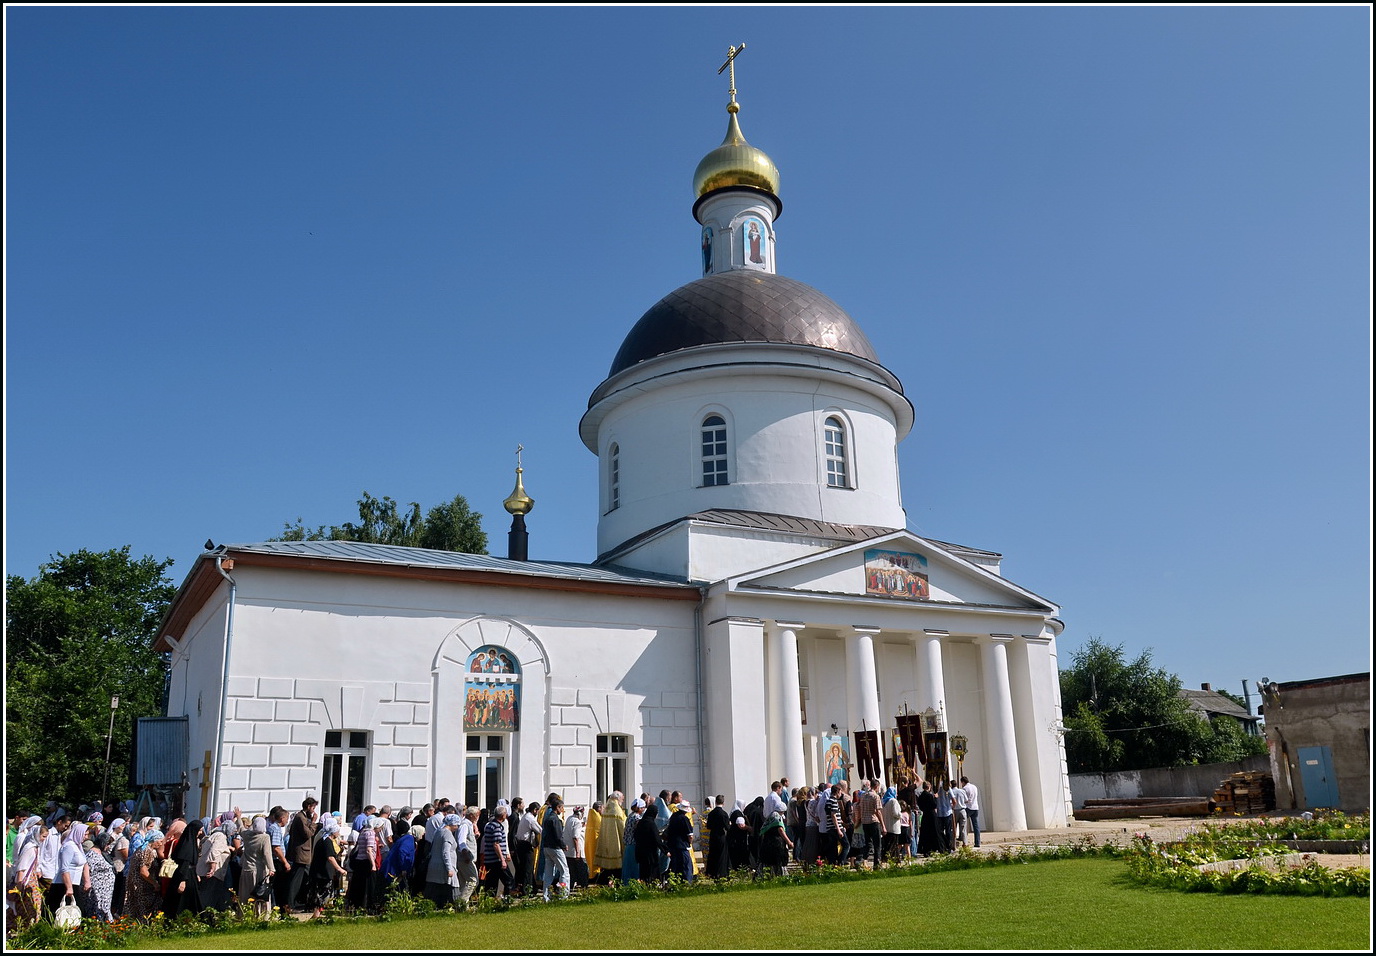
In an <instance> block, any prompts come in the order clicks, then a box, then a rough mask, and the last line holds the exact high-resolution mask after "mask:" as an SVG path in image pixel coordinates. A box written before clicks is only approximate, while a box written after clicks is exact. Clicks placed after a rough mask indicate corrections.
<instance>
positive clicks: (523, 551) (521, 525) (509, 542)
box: [502, 445, 535, 561]
mask: <svg viewBox="0 0 1376 956" xmlns="http://www.w3.org/2000/svg"><path fill="white" fill-rule="evenodd" d="M523 451H525V446H524V445H517V446H516V487H515V488H513V489H512V491H511V494H510V495H508V496H507V499H506V500H505V501H503V502H502V507H503V508H505V509H506V511H507V514H509V515H511V530H510V531H508V532H507V536H506V556H507V557H508V558H509V559H511V560H512V561H525V560H527V559H528V557H529V554H530V534H529V532H527V531H526V515H528V514H530V509H532V508H534V507H535V499H534V498H532V497H531V496H530V495H528V494H526V488H525V485H524V484H523V483H522V481H521V475H522V473H523V472H524V471H525V469H524V468H522V467H521V452H523Z"/></svg>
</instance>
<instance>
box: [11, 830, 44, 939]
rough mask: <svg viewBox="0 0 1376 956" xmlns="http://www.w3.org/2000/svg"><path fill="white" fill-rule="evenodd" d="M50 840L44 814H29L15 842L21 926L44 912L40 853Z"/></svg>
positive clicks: (16, 900) (16, 904) (16, 894)
mask: <svg viewBox="0 0 1376 956" xmlns="http://www.w3.org/2000/svg"><path fill="white" fill-rule="evenodd" d="M47 839H48V828H47V827H45V826H44V825H43V818H42V817H29V818H28V819H27V820H25V821H24V823H23V824H22V825H21V826H20V828H19V836H18V837H17V838H16V839H15V841H14V891H15V892H14V909H15V913H16V914H17V916H18V918H19V925H20V926H27V925H29V924H30V923H32V922H34V921H35V920H36V919H38V917H39V916H41V915H42V914H43V887H42V885H41V884H40V883H39V876H40V874H39V865H38V854H39V851H40V850H41V849H42V847H43V842H44V841H45V840H47Z"/></svg>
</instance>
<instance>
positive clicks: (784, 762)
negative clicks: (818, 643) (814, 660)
mask: <svg viewBox="0 0 1376 956" xmlns="http://www.w3.org/2000/svg"><path fill="white" fill-rule="evenodd" d="M802 627H803V625H802V624H800V623H792V622H789V621H771V622H770V623H769V625H768V627H767V628H766V631H765V633H766V635H767V636H768V639H769V693H770V698H769V757H770V765H769V776H770V778H771V779H774V780H777V779H778V778H780V777H787V778H788V779H789V780H790V781H802V780H805V779H807V778H806V776H805V773H806V771H805V767H804V763H803V697H802V691H801V690H800V689H799V686H798V631H799V630H800V629H801V628H802ZM797 785H798V786H801V783H798V784H797Z"/></svg>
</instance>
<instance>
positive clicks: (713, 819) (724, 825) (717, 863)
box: [707, 794, 731, 879]
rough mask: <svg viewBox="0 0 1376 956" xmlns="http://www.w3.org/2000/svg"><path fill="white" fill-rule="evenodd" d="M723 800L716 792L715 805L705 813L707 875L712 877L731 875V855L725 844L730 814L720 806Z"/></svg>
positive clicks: (724, 799)
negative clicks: (709, 811)
mask: <svg viewBox="0 0 1376 956" xmlns="http://www.w3.org/2000/svg"><path fill="white" fill-rule="evenodd" d="M725 801H726V798H725V797H723V796H722V795H721V794H717V799H716V806H715V807H713V808H712V812H711V813H709V814H707V875H708V876H710V877H712V878H713V879H722V878H723V877H727V876H730V875H731V857H730V856H729V855H728V852H727V846H726V844H727V832H728V831H729V830H730V828H731V816H730V814H728V813H727V812H726V808H725V807H723V806H722V804H723V803H724V802H725Z"/></svg>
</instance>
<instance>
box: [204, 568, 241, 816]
mask: <svg viewBox="0 0 1376 956" xmlns="http://www.w3.org/2000/svg"><path fill="white" fill-rule="evenodd" d="M215 570H216V571H219V572H220V577H222V578H224V579H225V580H226V581H228V582H229V608H228V609H227V610H226V612H225V640H224V668H223V670H222V672H221V675H220V677H221V680H220V716H219V720H218V726H217V727H216V730H215V759H214V762H213V763H211V765H210V768H211V769H210V772H211V774H213V776H212V777H211V786H210V807H209V813H210V814H211V815H212V816H214V815H215V814H217V813H219V812H220V810H219V806H220V748H221V746H222V741H223V740H224V739H225V710H226V709H228V707H229V647H230V644H231V643H232V642H233V640H234V598H235V596H236V595H237V594H238V591H239V586H238V585H237V584H235V583H234V579H233V578H231V577H230V576H229V575H228V574H227V573H226V572H227V571H233V570H234V559H233V558H230V559H228V560H226V559H225V556H224V554H223V553H221V554H217V555H216V556H215Z"/></svg>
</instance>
